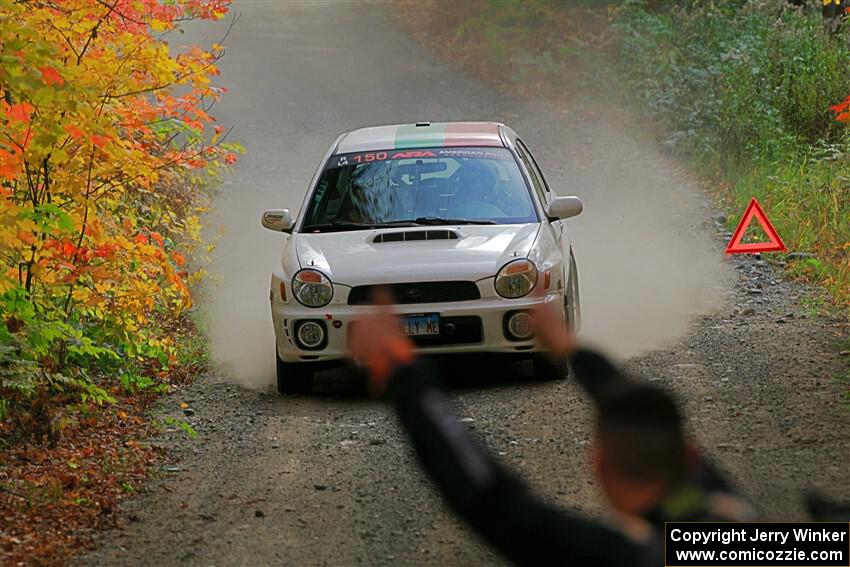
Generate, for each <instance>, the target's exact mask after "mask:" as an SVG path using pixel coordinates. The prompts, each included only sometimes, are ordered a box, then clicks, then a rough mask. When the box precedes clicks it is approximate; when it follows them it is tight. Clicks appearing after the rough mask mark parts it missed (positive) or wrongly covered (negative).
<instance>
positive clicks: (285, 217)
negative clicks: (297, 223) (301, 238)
mask: <svg viewBox="0 0 850 567" xmlns="http://www.w3.org/2000/svg"><path fill="white" fill-rule="evenodd" d="M262 223H263V226H264V227H266V228H267V229H269V230H274V231H276V232H289V231H291V230H292V224H293V222H292V214H291V213H290V212H289V209H269V210H267V211H265V212H264V213H263V217H262Z"/></svg>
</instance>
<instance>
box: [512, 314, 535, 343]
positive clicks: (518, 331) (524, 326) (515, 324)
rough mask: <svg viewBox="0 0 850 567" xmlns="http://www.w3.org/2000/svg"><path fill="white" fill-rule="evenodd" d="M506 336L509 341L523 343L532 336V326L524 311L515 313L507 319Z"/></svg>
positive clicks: (529, 317) (529, 316)
mask: <svg viewBox="0 0 850 567" xmlns="http://www.w3.org/2000/svg"><path fill="white" fill-rule="evenodd" d="M505 327H506V328H507V334H508V338H509V339H515V340H518V341H524V340H527V339H530V338H531V337H532V336H534V326H533V321H532V319H531V315H529V314H528V313H527V312H525V311H516V312H514V313H511V314H509V315H508V317H507V324H506V325H505Z"/></svg>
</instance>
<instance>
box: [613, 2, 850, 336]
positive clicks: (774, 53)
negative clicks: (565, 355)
mask: <svg viewBox="0 0 850 567" xmlns="http://www.w3.org/2000/svg"><path fill="white" fill-rule="evenodd" d="M612 26H613V29H614V31H615V42H614V44H613V45H614V56H615V57H616V59H617V64H618V69H620V70H621V72H622V76H623V77H624V79H625V81H626V83H627V85H628V88H627V95H628V99H629V101H630V102H631V103H632V104H633V105H634V106H636V107H638V108H640V109H642V110H644V111H645V112H647V113H648V114H649V115H650V116H651V118H652V119H653V121H654V122H655V125H656V126H655V128H654V130H655V132H656V134H657V137H658V139H659V141H660V142H661V144H662V145H664V146H665V147H667V148H669V149H670V150H671V151H675V152H676V153H679V154H680V155H683V156H685V157H686V158H687V159H688V160H689V161H690V162H691V163H692V164H693V165H694V166H695V168H696V170H697V172H698V173H700V174H701V175H702V176H703V177H704V178H705V179H707V180H708V181H709V185H712V186H715V187H717V188H718V189H717V190H716V191H715V193H716V194H717V196H718V197H719V200H720V202H721V203H722V204H723V205H724V206H725V208H726V209H727V211H728V212H729V227H730V229H731V228H734V225H735V223H736V222H737V219H738V217H739V215H740V214H741V211H743V209H744V207H745V206H746V204H747V202H749V200H750V199H751V198H752V197H756V198H758V199H759V202H760V203H761V204H762V205H763V206H764V208H765V210H766V212H767V214H768V216H769V218H770V220H771V222H772V223H773V224H774V226H775V227H776V228H777V230H778V232H779V234H780V236H781V237H782V238H783V240H784V241H785V244H786V245H787V246H788V248H789V252H790V254H788V255H786V256H783V255H773V256H772V259H777V260H779V261H782V262H783V264H784V265H785V269H786V273H787V274H788V275H789V276H790V277H792V278H795V279H799V280H803V281H807V282H812V283H817V284H819V285H821V286H822V287H823V288H824V289H825V290H826V291H827V292H828V293H829V295H830V297H831V298H832V306H831V311H837V312H838V313H840V314H841V316H843V317H844V318H846V319H850V136H848V130H847V127H846V125H845V124H842V123H841V122H838V121H837V120H836V113H835V112H834V111H833V110H831V108H830V106H831V105H834V104H837V103H839V102H841V101H842V100H843V99H844V98H845V97H846V96H847V95H848V92H850V47H848V45H850V43H848V40H850V34H848V30H847V29H845V30H843V31H842V32H841V33H839V34H838V35H834V36H833V35H830V34H828V33H826V31H825V30H824V27H823V23H822V17H821V15H820V13H819V10H815V9H808V10H794V9H786V10H783V11H781V12H780V11H778V9H777V6H776V3H775V2H767V1H765V0H719V1H717V2H713V3H710V4H704V5H696V4H693V5H691V4H689V5H688V6H687V7H683V6H673V5H672V4H669V5H667V6H666V7H663V8H660V9H657V10H652V9H650V8H649V7H648V6H647V3H646V2H643V1H641V0H627V1H626V2H624V4H623V5H622V6H621V7H620V8H618V9H617V10H615V12H614V21H613V24H612ZM847 27H848V26H845V28H847Z"/></svg>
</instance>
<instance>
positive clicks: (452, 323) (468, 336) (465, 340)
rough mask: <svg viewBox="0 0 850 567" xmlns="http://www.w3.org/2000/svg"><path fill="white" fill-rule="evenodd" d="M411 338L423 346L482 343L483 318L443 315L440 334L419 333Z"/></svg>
mask: <svg viewBox="0 0 850 567" xmlns="http://www.w3.org/2000/svg"><path fill="white" fill-rule="evenodd" d="M410 338H411V340H413V342H414V343H415V344H416V345H418V346H422V347H428V346H444V345H463V344H474V343H480V342H481V341H482V340H483V334H482V331H481V318H480V317H476V316H475V315H468V316H462V317H442V318H441V319H440V334H439V335H418V336H412V337H410Z"/></svg>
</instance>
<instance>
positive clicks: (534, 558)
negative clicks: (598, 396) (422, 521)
mask: <svg viewBox="0 0 850 567" xmlns="http://www.w3.org/2000/svg"><path fill="white" fill-rule="evenodd" d="M387 394H388V395H389V397H390V399H391V400H392V402H393V404H394V405H395V407H396V409H397V412H398V416H399V419H400V420H401V423H402V425H403V426H404V428H405V430H406V431H407V433H408V434H409V435H410V438H411V440H412V442H413V446H414V447H415V449H416V453H417V455H418V457H419V460H420V462H421V463H422V467H423V468H424V469H425V471H426V472H427V473H428V475H429V476H430V477H431V479H432V480H433V481H434V482H435V483H436V485H437V487H438V488H439V489H440V491H441V492H442V493H443V495H444V497H445V498H446V500H447V501H448V503H449V504H450V505H451V507H452V508H453V509H454V511H455V512H456V513H457V514H458V515H459V516H460V517H461V518H462V519H463V520H465V521H466V522H467V523H468V524H469V525H470V526H472V527H473V528H474V529H475V530H476V531H477V532H478V533H479V534H480V535H481V536H482V537H483V538H484V539H485V540H487V542H489V543H490V544H491V545H492V546H493V547H495V548H496V549H498V550H499V551H500V552H502V553H503V554H504V555H505V556H506V557H508V558H509V559H510V560H511V561H513V562H514V563H516V564H519V565H600V566H601V565H637V564H638V561H639V558H640V555H641V553H642V550H641V549H639V548H638V546H637V545H635V544H634V543H632V542H631V541H630V540H628V539H626V538H625V537H624V536H623V535H621V534H620V533H619V532H616V531H614V530H612V529H610V528H607V527H605V526H603V525H601V524H597V523H593V522H590V521H588V520H586V519H584V518H581V517H579V516H577V515H573V514H569V513H566V512H563V511H560V510H557V509H555V508H554V507H552V506H550V505H548V504H546V503H544V502H543V501H541V500H540V499H539V498H537V497H536V496H535V495H534V494H532V493H531V492H529V490H528V489H527V488H526V486H525V485H524V484H523V483H522V482H521V481H520V480H518V479H517V478H516V477H515V476H514V475H512V474H511V473H510V472H509V471H507V470H506V469H504V468H503V467H501V466H500V465H499V464H497V463H496V462H495V461H494V460H493V459H492V458H491V457H490V455H489V454H488V453H487V451H486V450H485V449H484V447H483V446H482V445H481V443H479V441H478V440H477V439H475V438H474V437H473V436H472V435H471V433H470V432H469V430H468V429H467V428H466V427H465V426H464V425H463V424H462V423H460V422H459V421H458V419H457V416H456V415H455V414H454V412H453V411H452V409H451V406H450V404H449V399H448V397H447V396H446V394H445V392H444V391H443V390H442V389H441V388H440V387H439V384H438V380H437V377H436V370H435V368H434V367H433V365H432V364H431V363H430V362H429V361H423V360H417V361H414V362H412V363H411V364H407V365H404V366H401V367H399V368H398V369H397V370H396V371H395V373H394V374H393V376H392V378H391V379H390V380H389V383H388V387H387Z"/></svg>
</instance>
